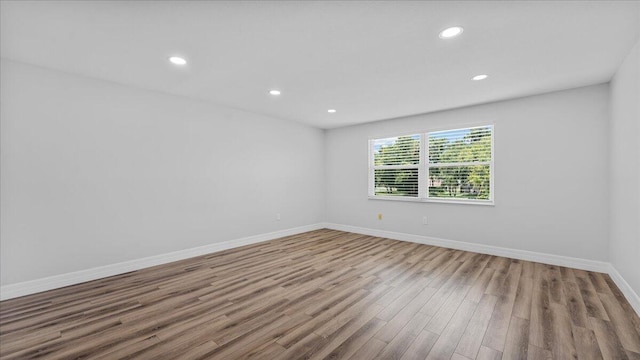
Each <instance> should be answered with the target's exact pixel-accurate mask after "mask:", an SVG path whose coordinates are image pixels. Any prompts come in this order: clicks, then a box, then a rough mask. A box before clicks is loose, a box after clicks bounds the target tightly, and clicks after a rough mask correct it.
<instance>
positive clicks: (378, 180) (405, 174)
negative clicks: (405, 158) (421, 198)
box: [374, 169, 418, 197]
mask: <svg viewBox="0 0 640 360" xmlns="http://www.w3.org/2000/svg"><path fill="white" fill-rule="evenodd" d="M374 177H375V191H374V194H375V195H382V196H411V197H417V196H418V169H376V170H375V173H374Z"/></svg>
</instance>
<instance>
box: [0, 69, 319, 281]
mask: <svg viewBox="0 0 640 360" xmlns="http://www.w3.org/2000/svg"><path fill="white" fill-rule="evenodd" d="M0 65H1V66H0V67H1V74H0V75H1V77H2V88H1V98H0V107H1V113H0V119H1V134H2V135H1V145H2V148H1V159H0V160H1V164H2V165H1V178H0V181H1V189H2V190H1V194H0V195H1V197H2V205H1V206H2V207H1V209H0V211H1V224H0V225H1V234H0V235H1V242H0V252H1V254H2V255H1V268H0V270H1V273H2V281H1V284H2V285H9V284H13V283H18V282H23V281H27V280H33V279H39V278H44V277H48V276H53V275H58V274H64V273H69V272H73V271H78V270H84V269H88V268H93V267H97V266H102V265H110V264H114V263H118V262H123V261H127V260H133V259H138V258H143V257H147V256H153V255H158V254H165V253H168V252H172V251H178V250H182V249H189V248H193V247H197V246H202V245H207V244H211V243H215V242H222V241H226V240H232V239H237V238H241V237H245V236H250V235H256V234H263V233H268V232H273V231H277V230H281V229H289V228H293V227H297V226H303V225H308V224H314V223H318V222H320V221H322V220H323V216H324V205H323V201H324V200H323V192H324V187H323V182H324V179H323V172H324V170H323V164H324V158H323V157H324V153H323V141H324V140H323V137H324V134H323V131H322V130H318V129H315V128H311V127H307V126H303V125H300V124H297V123H293V122H289V121H284V120H278V119H274V118H269V117H265V116H260V115H255V114H251V113H247V112H243V111H236V110H232V109H228V108H223V107H217V106H214V105H211V104H207V103H203V102H198V101H194V100H189V99H187V98H180V97H176V96H172V95H164V94H161V93H154V92H150V91H145V90H138V89H134V88H131V87H126V86H121V85H117V84H114V83H109V82H104V81H99V80H94V79H90V78H84V77H79V76H75V75H70V74H65V73H62V72H58V71H53V70H47V69H44V68H38V67H34V66H30V65H26V64H22V63H17V62H12V61H7V60H4V59H3V60H2V62H1V64H0ZM314 164H316V166H314ZM276 213H281V215H282V219H281V220H280V221H276Z"/></svg>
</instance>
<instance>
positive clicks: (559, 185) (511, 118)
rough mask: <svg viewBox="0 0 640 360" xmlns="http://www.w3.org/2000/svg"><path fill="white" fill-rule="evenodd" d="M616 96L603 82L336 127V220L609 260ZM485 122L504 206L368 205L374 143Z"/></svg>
mask: <svg viewBox="0 0 640 360" xmlns="http://www.w3.org/2000/svg"><path fill="white" fill-rule="evenodd" d="M608 92H609V87H608V85H606V84H605V85H597V86H591V87H585V88H579V89H574V90H569V91H562V92H556V93H550V94H545V95H539V96H532V97H526V98H521V99H516V100H510V101H503V102H498V103H491V104H486V105H480V106H473V107H468V108H462V109H457V110H451V111H445V112H438V113H431V114H425V115H417V116H412V117H407V118H401V119H394V120H387V121H381V122H376V123H370V124H365V125H360V126H352V127H345V128H339V129H333V130H329V131H327V137H326V140H325V144H326V163H327V175H326V176H327V214H328V221H329V222H331V223H338V224H346V225H351V226H358V227H365V228H371V229H380V230H387V231H394V232H402V233H409V234H415V235H425V236H432V237H437V238H442V239H448V240H458V241H466V242H472V243H480V244H484V245H492V246H500V247H506V248H513V249H521V250H529V251H536V252H542V253H548V254H556V255H564V256H571V257H576V258H583V259H592V260H604V261H606V260H607V253H608V244H607V237H608V193H609V191H608V188H609V184H608V179H609V177H608V174H607V125H608V117H609V113H608V112H609V109H608ZM478 122H479V123H483V122H484V123H490V122H493V123H495V206H480V205H459V204H436V203H412V202H399V201H384V200H368V199H367V181H368V180H367V154H368V147H367V140H368V138H369V137H370V136H381V135H393V134H394V133H395V134H403V133H407V132H411V131H416V130H428V129H429V128H430V127H442V126H443V125H446V126H451V127H454V128H455V127H456V126H459V125H460V124H466V123H478ZM378 213H382V214H383V220H377V217H376V215H377V214H378ZM423 216H427V218H428V222H429V224H428V225H426V226H424V225H422V217H423Z"/></svg>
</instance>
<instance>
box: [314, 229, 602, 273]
mask: <svg viewBox="0 0 640 360" xmlns="http://www.w3.org/2000/svg"><path fill="white" fill-rule="evenodd" d="M325 226H326V227H327V228H329V229H334V230H341V231H348V232H354V233H358V234H364V235H371V236H377V237H383V238H388V239H394V240H402V241H409V242H414V243H418V244H426V245H434V246H440V247H445V248H450V249H456V250H464V251H472V252H477V253H482V254H488V255H497V256H504V257H508V258H512V259H520V260H527V261H535V262H539V263H544V264H550V265H557V266H566V267H572V268H574V269H581V270H588V271H596V272H603V273H607V272H608V271H609V269H610V266H611V265H610V264H609V263H608V262H604V261H596V260H585V259H578V258H573V257H568V256H561V255H552V254H545V253H539V252H534V251H527V250H518V249H509V248H503V247H499V246H491V245H483V244H476V243H469V242H464V241H456V240H448V239H441V238H435V237H430V236H424V235H414V234H407V233H399V232H393V231H386V230H378V229H370V228H362V227H356V226H350V225H342V224H331V223H328V224H325Z"/></svg>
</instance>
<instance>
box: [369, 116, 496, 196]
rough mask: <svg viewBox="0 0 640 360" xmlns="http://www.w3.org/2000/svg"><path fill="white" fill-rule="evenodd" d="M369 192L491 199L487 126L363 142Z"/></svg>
mask: <svg viewBox="0 0 640 360" xmlns="http://www.w3.org/2000/svg"><path fill="white" fill-rule="evenodd" d="M369 149H370V157H369V196H370V197H371V198H380V199H396V200H400V199H402V200H417V201H439V202H460V203H481V204H482V203H484V204H492V203H493V126H492V125H487V126H478V127H469V128H463V129H453V130H444V131H432V132H425V133H415V134H408V135H402V136H393V137H387V138H376V139H371V140H370V141H369Z"/></svg>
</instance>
